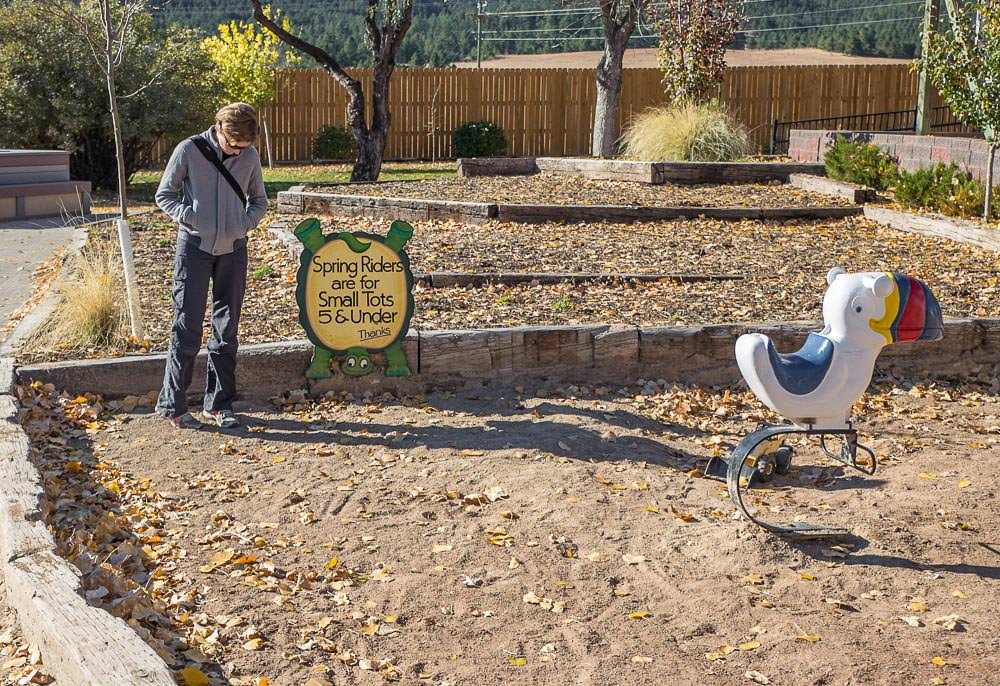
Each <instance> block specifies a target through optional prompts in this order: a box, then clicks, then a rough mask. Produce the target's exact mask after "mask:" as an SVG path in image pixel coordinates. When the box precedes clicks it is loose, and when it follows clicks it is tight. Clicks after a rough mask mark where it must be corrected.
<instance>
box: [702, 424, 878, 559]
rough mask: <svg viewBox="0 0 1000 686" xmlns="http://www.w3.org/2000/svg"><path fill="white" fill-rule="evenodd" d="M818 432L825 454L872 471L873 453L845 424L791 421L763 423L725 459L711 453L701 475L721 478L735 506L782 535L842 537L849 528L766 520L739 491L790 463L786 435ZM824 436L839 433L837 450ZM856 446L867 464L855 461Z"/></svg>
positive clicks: (800, 537)
mask: <svg viewBox="0 0 1000 686" xmlns="http://www.w3.org/2000/svg"><path fill="white" fill-rule="evenodd" d="M793 434H796V435H801V434H805V435H807V436H819V438H820V448H821V449H822V450H823V452H824V453H825V454H826V455H827V457H829V458H831V459H833V460H835V461H837V462H840V463H841V464H843V465H846V466H848V467H851V468H852V469H856V470H858V471H860V472H862V473H864V474H868V475H871V474H874V473H875V467H876V459H875V453H874V452H872V450H871V449H870V448H868V447H867V446H864V445H861V444H859V443H858V432H857V431H855V430H854V428H853V427H851V426H850V425H848V427H847V428H844V429H814V428H812V427H811V426H810V427H808V428H802V427H798V426H792V425H778V426H773V425H769V426H763V427H761V428H759V429H757V430H756V431H754V432H753V433H751V434H750V435H748V436H747V437H746V438H744V439H743V440H742V441H740V442H739V444H738V445H737V446H736V447H735V448H734V449H733V451H732V452H731V453H730V454H729V457H728V458H726V459H723V458H719V457H713V458H712V459H711V460H709V463H708V466H707V467H706V468H705V475H706V476H708V477H711V478H716V479H719V480H725V482H726V486H727V489H728V490H729V497H730V499H731V500H732V501H733V504H734V505H736V509H738V510H739V511H740V513H741V514H742V515H743V516H744V517H746V518H747V519H749V520H750V521H751V522H753V523H754V524H756V525H757V526H759V527H761V528H762V529H765V530H766V531H770V532H771V533H774V534H779V535H782V536H790V537H795V538H799V539H807V538H842V537H845V536H849V535H850V532H849V531H848V530H847V529H844V528H843V527H827V526H821V525H819V524H810V523H808V522H787V523H773V524H772V523H768V522H765V521H763V520H761V519H758V518H757V517H754V516H753V515H752V514H750V512H749V511H748V510H747V508H746V505H744V503H743V492H744V490H746V489H749V488H750V486H751V484H752V483H753V482H754V481H759V482H767V481H770V480H771V478H772V476H773V475H774V474H785V473H787V472H788V470H789V468H790V467H791V462H792V449H791V447H790V446H786V445H784V438H785V437H786V436H788V435H793ZM827 436H839V437H840V441H841V445H840V451H839V453H835V452H833V451H831V450H830V449H829V448H827V445H826V439H827ZM858 450H861V451H863V452H864V453H867V455H868V456H869V460H870V463H869V464H867V465H866V464H861V463H859V462H858V461H857V455H858Z"/></svg>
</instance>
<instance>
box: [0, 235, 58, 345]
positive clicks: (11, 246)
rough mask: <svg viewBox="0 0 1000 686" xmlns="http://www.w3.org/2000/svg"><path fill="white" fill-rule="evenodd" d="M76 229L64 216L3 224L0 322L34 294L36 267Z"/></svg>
mask: <svg viewBox="0 0 1000 686" xmlns="http://www.w3.org/2000/svg"><path fill="white" fill-rule="evenodd" d="M73 228H74V227H73V226H67V225H66V221H65V220H63V219H61V218H54V219H34V220H32V219H22V220H20V221H16V222H8V223H4V224H0V322H4V321H6V320H7V318H8V317H9V316H10V314H11V312H13V311H14V310H16V309H17V308H19V307H20V306H21V305H23V304H24V302H25V301H26V300H27V299H28V298H29V297H30V296H31V293H32V290H33V284H32V283H31V275H32V273H34V271H35V268H36V267H37V266H38V265H39V264H41V263H42V262H45V261H46V260H47V259H49V258H50V257H52V253H53V252H54V251H55V250H56V248H58V247H59V246H61V245H65V244H66V243H67V242H68V241H69V238H70V236H72V235H73ZM2 340H3V334H0V341H2Z"/></svg>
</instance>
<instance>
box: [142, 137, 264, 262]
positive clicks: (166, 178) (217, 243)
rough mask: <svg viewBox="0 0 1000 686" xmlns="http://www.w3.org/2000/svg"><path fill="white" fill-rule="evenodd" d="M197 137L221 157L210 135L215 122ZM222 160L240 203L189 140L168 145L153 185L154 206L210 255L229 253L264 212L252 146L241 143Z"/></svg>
mask: <svg viewBox="0 0 1000 686" xmlns="http://www.w3.org/2000/svg"><path fill="white" fill-rule="evenodd" d="M200 136H201V137H202V138H204V139H205V140H206V141H208V142H209V144H210V145H211V146H212V149H214V150H215V154H216V155H218V156H219V159H220V160H221V159H222V156H223V153H222V149H221V148H220V147H219V142H218V141H217V140H216V139H215V127H214V126H213V127H212V128H210V129H209V130H208V131H205V132H204V133H202V134H200ZM222 164H224V165H225V166H226V169H228V170H229V173H230V174H232V175H233V178H235V179H236V181H237V183H239V184H240V188H242V189H243V193H244V194H245V195H246V196H247V205H246V207H243V206H242V204H241V203H240V198H239V196H238V195H236V191H235V190H233V187H232V186H230V185H229V182H228V181H226V179H225V178H224V177H223V176H222V174H220V173H219V170H218V169H216V168H215V165H214V164H212V163H211V162H209V161H208V160H207V159H205V156H204V155H202V154H201V151H200V150H198V148H197V147H196V146H195V144H194V143H192V142H191V141H190V140H184V141H183V142H181V143H180V144H179V145H178V146H177V147H176V148H175V149H174V153H173V154H172V155H171V156H170V161H169V162H168V163H167V168H166V169H165V170H164V171H163V177H162V178H161V179H160V187H159V188H157V189H156V204H157V205H158V206H159V207H160V209H162V210H163V211H164V212H166V213H167V214H168V215H170V217H171V218H172V219H173V220H174V221H175V222H177V223H178V224H180V227H181V230H182V231H186V232H188V233H189V234H191V235H192V236H197V237H198V238H199V239H200V241H201V243H200V245H199V247H200V249H201V250H202V251H204V252H207V253H210V254H212V255H225V254H227V253H231V252H233V250H234V244H235V243H236V241H238V240H240V239H242V238H245V237H246V235H247V232H248V231H249V230H250V229H252V228H253V227H255V226H257V224H259V223H260V220H261V219H263V218H264V213H265V212H267V195H266V194H265V192H264V177H263V175H262V173H261V168H260V156H259V155H258V154H257V149H256V148H253V147H250V148H246V149H245V150H243V151H242V152H240V154H239V155H233V156H232V157H230V158H228V159H226V160H223V162H222Z"/></svg>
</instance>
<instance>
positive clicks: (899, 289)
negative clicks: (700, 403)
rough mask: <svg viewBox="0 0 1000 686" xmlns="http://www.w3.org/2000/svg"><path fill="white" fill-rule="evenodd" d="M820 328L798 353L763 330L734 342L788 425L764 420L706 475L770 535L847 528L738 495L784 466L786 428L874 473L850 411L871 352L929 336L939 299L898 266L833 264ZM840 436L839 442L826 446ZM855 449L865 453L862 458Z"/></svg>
mask: <svg viewBox="0 0 1000 686" xmlns="http://www.w3.org/2000/svg"><path fill="white" fill-rule="evenodd" d="M826 281H827V284H828V288H827V291H826V295H825V296H824V298H823V323H824V327H823V330H822V331H819V332H815V333H810V334H809V336H808V338H807V339H806V342H805V344H804V345H803V346H802V348H801V349H800V350H799V351H798V352H794V353H791V354H781V353H779V352H778V351H777V350H775V347H774V344H773V343H772V342H771V339H769V338H768V337H767V336H764V335H763V334H759V333H752V334H744V335H743V336H740V337H739V339H737V341H736V362H737V364H738V365H739V368H740V373H742V375H743V378H744V379H745V380H746V382H747V385H748V386H749V387H750V390H751V391H753V392H754V394H755V395H756V396H757V397H758V398H759V399H760V400H761V401H762V402H763V403H764V404H765V405H767V406H768V407H770V408H771V409H772V410H774V411H775V412H777V413H779V414H781V415H784V416H785V417H786V418H787V419H788V420H789V421H790V422H791V424H782V425H765V426H762V427H760V428H758V429H757V430H756V431H754V432H752V433H751V434H750V435H748V436H746V437H745V438H744V439H743V440H742V441H740V443H739V444H738V445H737V446H736V447H735V448H734V449H733V450H732V452H731V453H730V454H729V456H728V457H727V458H725V459H722V458H718V457H714V458H712V459H711V460H710V461H709V464H708V466H707V467H706V472H705V473H706V476H709V477H713V478H719V479H725V481H726V484H727V487H728V490H729V496H730V498H731V499H732V501H733V503H734V504H735V505H736V507H737V509H738V510H739V511H740V512H741V513H742V514H743V515H744V516H745V517H746V518H747V519H749V520H750V521H752V522H754V523H755V524H757V525H758V526H760V527H762V528H764V529H766V530H768V531H770V532H772V533H776V534H785V535H793V536H796V537H799V538H823V537H830V536H843V535H846V534H848V533H849V532H848V531H847V530H846V529H842V528H832V527H824V526H820V525H816V524H809V523H807V522H791V523H784V524H769V523H767V522H764V521H762V520H760V519H758V518H757V517H755V516H753V515H752V514H751V513H750V512H749V511H748V510H747V507H746V505H745V504H744V502H743V491H744V489H745V488H749V487H750V486H751V484H752V482H767V481H770V480H771V478H772V477H773V475H774V474H776V473H777V474H786V473H787V472H788V470H789V468H790V466H791V460H792V449H791V447H790V446H787V445H785V444H784V439H785V438H786V437H787V436H788V435H790V434H805V435H811V436H818V437H819V439H820V447H821V449H822V450H823V452H824V453H825V454H826V455H827V456H828V457H830V458H832V459H834V460H836V461H837V462H840V463H842V464H844V465H846V466H848V467H851V468H853V469H856V470H858V471H860V472H862V473H864V474H869V475H871V474H874V473H875V466H876V460H875V454H874V452H873V451H872V450H871V449H870V448H868V447H866V446H864V445H860V444H859V443H858V434H857V431H856V430H855V429H854V426H853V425H852V423H851V419H850V412H851V407H852V406H853V405H854V403H855V401H857V400H858V398H860V397H861V395H862V394H863V393H864V392H865V389H867V388H868V384H869V383H870V382H871V377H872V373H873V372H874V369H875V358H876V357H878V354H879V352H880V351H881V350H882V348H883V347H885V346H886V345H889V344H890V343H897V342H899V343H901V342H906V341H935V340H939V339H940V338H941V335H942V319H941V307H940V306H939V305H938V302H937V299H936V298H935V297H934V294H933V293H931V291H930V289H929V288H928V287H927V286H926V285H925V284H924V283H923V282H921V281H918V280H917V279H914V278H913V277H909V276H905V275H903V274H896V273H892V274H890V273H886V272H863V273H857V274H848V273H846V272H845V271H844V270H843V269H841V268H840V267H834V268H833V269H831V270H830V272H829V273H828V274H827V276H826ZM828 437H836V438H839V439H840V448H839V451H837V452H834V451H832V450H830V449H829V448H828V447H827V444H826V441H827V438H828ZM858 450H861V451H863V452H864V453H865V454H866V455H867V458H866V459H863V460H862V461H860V462H859V461H858Z"/></svg>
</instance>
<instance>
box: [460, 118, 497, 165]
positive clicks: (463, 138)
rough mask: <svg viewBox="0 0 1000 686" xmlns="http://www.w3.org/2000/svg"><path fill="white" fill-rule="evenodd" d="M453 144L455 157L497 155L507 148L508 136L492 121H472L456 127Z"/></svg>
mask: <svg viewBox="0 0 1000 686" xmlns="http://www.w3.org/2000/svg"><path fill="white" fill-rule="evenodd" d="M451 146H452V152H453V154H454V155H455V157H496V156H497V155H502V154H503V153H504V151H505V150H506V149H507V137H506V136H504V134H503V129H501V128H500V127H499V126H497V125H496V124H494V123H493V122H491V121H471V122H466V123H464V124H461V125H460V126H459V127H458V128H456V129H455V131H454V133H452V135H451Z"/></svg>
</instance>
